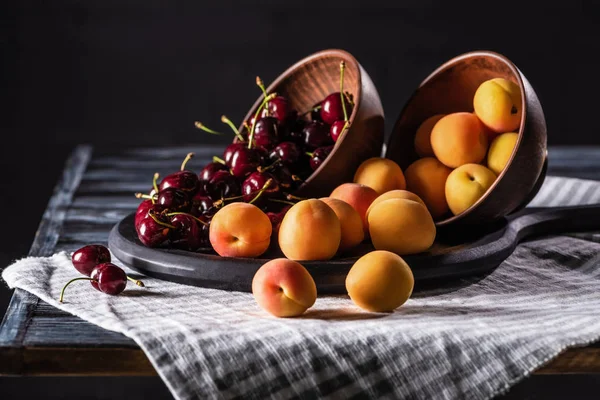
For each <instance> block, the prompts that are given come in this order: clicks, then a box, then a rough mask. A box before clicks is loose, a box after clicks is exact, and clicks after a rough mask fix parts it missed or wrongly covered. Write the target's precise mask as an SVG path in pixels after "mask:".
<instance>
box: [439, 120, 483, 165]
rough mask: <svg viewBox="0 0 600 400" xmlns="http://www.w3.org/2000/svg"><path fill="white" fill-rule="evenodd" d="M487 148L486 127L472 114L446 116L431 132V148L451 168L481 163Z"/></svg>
mask: <svg viewBox="0 0 600 400" xmlns="http://www.w3.org/2000/svg"><path fill="white" fill-rule="evenodd" d="M487 146H488V140H487V135H486V134H485V131H484V127H483V125H482V124H481V121H479V119H478V118H477V116H476V115H474V114H472V113H467V112H459V113H454V114H449V115H446V116H445V117H443V118H442V119H440V120H439V121H438V122H437V124H435V126H434V127H433V130H432V131H431V147H432V148H433V152H434V153H435V156H436V157H437V159H438V160H440V161H441V162H442V164H444V165H446V166H447V167H450V168H457V167H460V166H461V165H464V164H469V163H479V162H481V161H482V160H483V159H484V157H485V153H486V152H487Z"/></svg>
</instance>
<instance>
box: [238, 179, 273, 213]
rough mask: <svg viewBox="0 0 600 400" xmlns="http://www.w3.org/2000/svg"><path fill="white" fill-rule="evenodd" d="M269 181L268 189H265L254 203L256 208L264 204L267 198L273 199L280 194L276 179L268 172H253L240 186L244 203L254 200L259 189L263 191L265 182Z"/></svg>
mask: <svg viewBox="0 0 600 400" xmlns="http://www.w3.org/2000/svg"><path fill="white" fill-rule="evenodd" d="M269 179H270V180H271V183H270V184H269V187H267V188H266V189H265V190H264V191H263V192H262V193H261V195H260V197H258V199H256V200H255V201H254V204H255V205H256V206H259V207H260V206H261V205H263V204H265V203H266V201H267V199H268V198H273V197H275V196H276V195H278V194H279V193H280V191H281V190H280V188H279V183H278V182H277V179H276V178H275V177H274V176H273V175H271V174H270V173H268V172H253V173H251V174H250V175H249V176H248V177H247V178H246V180H245V181H244V183H243V184H242V195H243V196H244V197H243V199H244V201H245V202H246V203H249V202H251V201H252V200H254V199H255V198H256V196H257V195H258V194H259V192H260V191H261V189H263V188H264V187H265V185H266V183H267V181H269Z"/></svg>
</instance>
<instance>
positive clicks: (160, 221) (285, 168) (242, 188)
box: [135, 61, 354, 251]
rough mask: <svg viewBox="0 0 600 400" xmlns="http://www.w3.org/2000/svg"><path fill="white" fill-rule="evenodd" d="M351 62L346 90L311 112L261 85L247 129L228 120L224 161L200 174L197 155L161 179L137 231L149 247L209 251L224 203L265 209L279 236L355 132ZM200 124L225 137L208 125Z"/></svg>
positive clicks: (140, 212) (139, 213)
mask: <svg viewBox="0 0 600 400" xmlns="http://www.w3.org/2000/svg"><path fill="white" fill-rule="evenodd" d="M344 70H345V63H344V62H343V61H342V62H341V63H340V91H339V92H335V93H331V94H330V95H328V96H327V97H325V99H323V100H322V101H321V102H319V103H317V104H315V105H314V106H313V107H312V108H311V109H310V110H308V111H307V112H304V113H299V112H298V110H296V109H294V108H292V107H291V105H290V102H289V101H288V99H287V98H286V97H284V96H281V95H278V94H277V93H267V91H266V89H265V86H264V84H263V82H262V80H261V79H260V78H258V77H257V78H256V84H257V86H258V87H259V88H260V89H261V91H262V92H263V101H262V102H261V104H260V106H259V107H258V109H257V110H256V113H254V115H253V116H252V117H251V118H249V119H248V120H247V121H245V122H244V123H243V125H242V129H238V128H236V126H235V124H234V123H233V122H232V121H231V120H229V119H228V118H227V117H226V116H222V117H221V121H222V122H223V123H225V124H227V125H228V126H229V127H230V128H231V130H232V131H233V133H234V135H235V137H234V140H233V143H231V144H230V145H228V146H227V147H226V148H225V151H224V152H223V155H222V156H221V157H218V156H214V157H213V159H212V161H211V162H210V163H208V164H207V165H205V166H204V168H202V169H201V170H200V172H199V173H198V174H196V173H194V172H192V171H190V170H187V169H186V165H187V163H188V161H189V160H190V159H191V158H192V157H193V153H190V154H188V155H187V156H186V158H185V159H184V161H183V163H182V165H181V169H180V171H177V172H175V173H172V174H170V175H167V176H166V177H164V178H163V179H162V181H161V182H160V183H158V178H159V176H158V174H155V175H154V180H153V188H152V190H151V191H150V193H149V194H142V193H137V194H136V196H137V197H138V198H141V199H144V200H143V201H142V202H141V204H140V205H139V206H138V208H137V212H136V214H135V229H136V231H137V234H138V238H139V239H140V241H141V242H142V243H143V244H144V245H146V246H148V247H172V248H176V249H181V250H187V251H205V250H209V249H210V246H211V245H210V241H209V226H210V221H211V219H212V217H213V215H214V214H215V213H216V212H217V211H218V210H219V209H220V208H221V207H223V206H224V205H226V204H229V203H231V202H236V201H243V202H247V203H252V204H254V205H256V206H258V207H260V208H261V209H263V211H265V213H266V214H267V215H268V216H269V218H270V219H271V222H272V224H273V232H276V231H277V230H278V228H279V223H280V222H281V220H282V219H283V216H284V215H285V213H286V212H287V210H288V209H289V207H290V205H293V203H292V202H291V201H290V200H294V199H296V198H295V197H294V196H293V195H292V194H293V193H294V191H295V190H296V189H297V188H298V187H299V186H300V185H301V184H302V183H303V182H304V181H305V180H306V179H307V178H308V177H309V176H310V175H311V174H312V173H313V171H314V170H316V169H317V168H319V166H320V165H321V164H322V163H323V162H324V161H325V159H326V158H327V157H328V156H329V154H330V153H331V151H332V149H333V146H334V143H335V142H336V141H337V140H338V139H339V138H340V137H341V136H342V135H343V134H344V132H345V131H346V130H347V129H348V126H349V122H348V116H349V115H350V114H351V113H352V108H353V107H354V104H353V98H352V95H351V94H350V93H348V92H344ZM195 126H196V127H197V128H198V129H201V130H203V131H205V132H208V133H210V134H221V133H219V132H218V131H215V130H213V129H211V128H208V127H206V126H205V125H204V124H202V123H201V122H196V123H195Z"/></svg>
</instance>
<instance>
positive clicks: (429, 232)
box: [369, 198, 436, 255]
mask: <svg viewBox="0 0 600 400" xmlns="http://www.w3.org/2000/svg"><path fill="white" fill-rule="evenodd" d="M369 232H370V234H371V241H372V242H373V246H374V247H375V249H377V250H387V251H391V252H393V253H396V254H398V255H405V254H414V253H420V252H422V251H425V250H427V249H428V248H430V247H431V245H432V244H433V241H434V240H435V234H436V229H435V224H434V223H433V218H431V214H429V211H427V208H426V207H425V206H424V205H423V204H421V203H419V202H417V201H413V200H408V199H398V198H396V199H388V200H385V201H382V202H380V203H378V204H376V205H375V206H373V208H372V209H371V211H370V212H369Z"/></svg>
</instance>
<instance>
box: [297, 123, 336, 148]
mask: <svg viewBox="0 0 600 400" xmlns="http://www.w3.org/2000/svg"><path fill="white" fill-rule="evenodd" d="M303 132H304V144H305V145H306V147H307V148H309V149H316V148H317V147H323V146H327V145H329V144H332V143H333V141H332V140H331V136H329V128H328V127H327V125H325V124H324V123H322V122H319V121H311V122H309V123H308V124H307V125H306V126H305V127H304V130H303Z"/></svg>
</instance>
